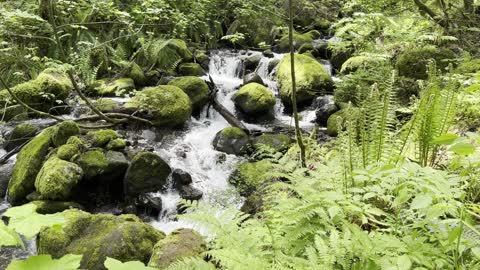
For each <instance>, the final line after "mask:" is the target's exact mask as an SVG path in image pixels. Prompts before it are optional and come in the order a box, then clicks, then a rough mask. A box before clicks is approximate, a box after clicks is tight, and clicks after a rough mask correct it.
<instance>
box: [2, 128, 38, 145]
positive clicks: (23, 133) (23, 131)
mask: <svg viewBox="0 0 480 270" xmlns="http://www.w3.org/2000/svg"><path fill="white" fill-rule="evenodd" d="M38 131H39V128H38V127H36V126H34V125H32V124H29V123H27V124H20V125H18V126H16V127H15V128H14V129H13V130H12V132H11V133H10V136H8V139H7V141H6V142H5V149H6V150H7V151H10V150H13V149H14V148H15V147H17V146H20V145H22V144H24V143H25V142H27V141H28V140H29V139H30V138H33V137H35V134H37V132H38Z"/></svg>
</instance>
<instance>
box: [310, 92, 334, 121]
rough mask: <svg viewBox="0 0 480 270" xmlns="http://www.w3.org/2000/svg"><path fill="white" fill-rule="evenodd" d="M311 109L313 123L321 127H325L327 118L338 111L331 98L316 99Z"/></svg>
mask: <svg viewBox="0 0 480 270" xmlns="http://www.w3.org/2000/svg"><path fill="white" fill-rule="evenodd" d="M312 107H314V108H315V115H316V120H315V122H316V123H317V124H319V125H321V126H323V127H325V126H327V121H328V118H329V117H330V116H331V115H332V114H334V113H336V112H337V111H338V107H337V105H335V103H334V102H333V99H332V97H331V96H325V97H318V98H316V99H315V101H314V102H313V104H312Z"/></svg>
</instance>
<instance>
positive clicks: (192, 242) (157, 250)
mask: <svg viewBox="0 0 480 270" xmlns="http://www.w3.org/2000/svg"><path fill="white" fill-rule="evenodd" d="M206 250H207V245H206V242H205V240H204V239H203V237H202V236H201V235H200V234H198V233H197V232H195V231H193V230H190V229H177V230H175V231H173V232H172V233H171V234H169V235H168V236H167V237H166V238H165V239H162V240H160V241H159V242H158V243H157V244H156V245H155V247H154V248H153V254H152V257H151V258H150V261H149V263H148V266H150V267H156V268H159V269H166V268H167V267H168V266H170V265H171V264H172V263H174V262H177V261H179V260H182V259H184V258H188V257H196V256H199V255H201V254H202V253H203V252H205V251H206Z"/></svg>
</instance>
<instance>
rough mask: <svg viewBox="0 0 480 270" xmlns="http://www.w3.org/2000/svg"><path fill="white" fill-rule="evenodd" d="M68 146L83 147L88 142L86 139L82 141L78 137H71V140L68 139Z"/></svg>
mask: <svg viewBox="0 0 480 270" xmlns="http://www.w3.org/2000/svg"><path fill="white" fill-rule="evenodd" d="M66 144H75V145H78V146H83V145H85V144H86V142H85V140H84V139H82V138H80V137H78V136H71V137H70V138H68V140H67V143H66Z"/></svg>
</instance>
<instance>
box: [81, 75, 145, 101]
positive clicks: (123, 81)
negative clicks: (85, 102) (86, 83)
mask: <svg viewBox="0 0 480 270" xmlns="http://www.w3.org/2000/svg"><path fill="white" fill-rule="evenodd" d="M133 90H135V82H134V81H133V79H130V78H120V79H117V80H113V81H111V80H108V79H102V80H98V81H96V82H95V83H94V85H93V88H92V89H91V90H90V92H91V93H92V94H93V95H96V96H102V97H117V96H118V97H121V96H126V95H128V94H130V92H132V91H133Z"/></svg>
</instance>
